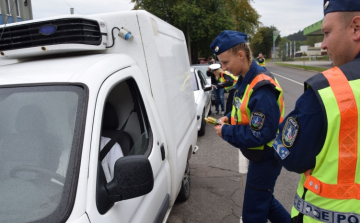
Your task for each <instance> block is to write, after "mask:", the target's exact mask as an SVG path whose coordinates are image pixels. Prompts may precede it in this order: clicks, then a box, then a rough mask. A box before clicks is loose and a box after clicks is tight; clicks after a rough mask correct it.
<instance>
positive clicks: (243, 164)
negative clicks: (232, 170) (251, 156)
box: [239, 149, 249, 173]
mask: <svg viewBox="0 0 360 223" xmlns="http://www.w3.org/2000/svg"><path fill="white" fill-rule="evenodd" d="M248 166H249V160H248V159H246V158H245V156H244V155H243V154H242V152H241V151H240V149H239V173H247V172H248Z"/></svg>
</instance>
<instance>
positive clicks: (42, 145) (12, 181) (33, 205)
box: [0, 85, 86, 222]
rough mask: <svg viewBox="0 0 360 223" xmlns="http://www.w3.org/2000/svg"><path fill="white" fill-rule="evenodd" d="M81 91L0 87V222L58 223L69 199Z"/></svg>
mask: <svg viewBox="0 0 360 223" xmlns="http://www.w3.org/2000/svg"><path fill="white" fill-rule="evenodd" d="M85 96H86V94H85V90H84V88H83V87H81V86H67V85H58V86H17V87H16V86H15V87H11V88H0V123H1V124H0V154H1V155H0V200H1V202H0V210H1V214H0V222H61V221H62V217H64V216H66V213H67V211H69V210H71V209H72V207H71V204H73V200H74V199H75V193H73V192H72V191H74V190H72V189H71V188H72V187H75V188H76V182H77V179H76V177H75V178H74V175H77V171H79V168H78V167H79V165H80V164H79V163H80V160H79V158H78V156H80V155H81V150H80V149H81V142H82V137H83V136H82V132H83V125H82V122H83V119H84V118H83V117H84V114H85V111H86V100H85Z"/></svg>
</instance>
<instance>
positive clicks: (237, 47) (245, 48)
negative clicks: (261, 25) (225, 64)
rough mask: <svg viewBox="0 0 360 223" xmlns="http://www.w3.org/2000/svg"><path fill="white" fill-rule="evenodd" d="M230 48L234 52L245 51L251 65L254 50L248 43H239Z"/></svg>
mask: <svg viewBox="0 0 360 223" xmlns="http://www.w3.org/2000/svg"><path fill="white" fill-rule="evenodd" d="M229 50H231V52H232V53H233V54H237V53H238V52H239V51H240V50H241V51H243V52H244V53H245V55H246V58H247V59H248V62H249V66H251V64H252V60H253V58H252V52H251V49H250V47H249V45H247V43H240V44H238V45H235V46H233V47H231V48H230V49H229Z"/></svg>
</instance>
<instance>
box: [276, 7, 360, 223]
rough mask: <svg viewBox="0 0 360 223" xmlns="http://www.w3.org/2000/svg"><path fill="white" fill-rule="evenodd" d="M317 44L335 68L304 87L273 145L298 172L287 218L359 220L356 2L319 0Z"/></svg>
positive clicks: (359, 13) (359, 22)
mask: <svg viewBox="0 0 360 223" xmlns="http://www.w3.org/2000/svg"><path fill="white" fill-rule="evenodd" d="M324 15H325V17H324V20H323V23H322V27H321V30H322V32H323V33H324V40H323V43H322V45H321V47H322V49H326V50H327V53H328V55H330V58H331V59H332V61H333V62H334V66H335V67H334V68H331V69H329V70H327V71H324V72H322V73H319V74H317V75H315V76H313V77H311V78H310V79H308V80H307V81H306V82H305V92H304V93H303V94H302V95H301V96H300V98H299V99H298V100H297V102H296V105H295V109H294V111H292V112H291V113H290V114H289V115H288V116H287V117H286V118H285V119H284V122H283V123H282V124H281V125H280V129H279V130H280V131H279V134H278V136H277V138H276V140H275V142H274V144H273V146H274V149H275V154H276V156H277V158H278V160H279V161H281V162H282V163H283V165H284V167H285V168H286V169H288V170H290V171H294V172H297V173H302V174H301V179H300V182H299V185H298V189H297V191H296V195H295V201H294V206H293V208H292V211H291V216H292V222H339V223H342V222H347V223H348V222H360V144H359V134H360V131H359V123H360V122H359V121H360V119H359V112H360V87H359V86H360V1H359V0H330V1H329V0H326V1H324Z"/></svg>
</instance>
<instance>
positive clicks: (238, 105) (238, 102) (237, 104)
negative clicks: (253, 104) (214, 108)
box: [235, 97, 241, 109]
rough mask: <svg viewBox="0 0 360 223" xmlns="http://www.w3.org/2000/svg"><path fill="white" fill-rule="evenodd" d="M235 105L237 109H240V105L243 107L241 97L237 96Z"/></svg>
mask: <svg viewBox="0 0 360 223" xmlns="http://www.w3.org/2000/svg"><path fill="white" fill-rule="evenodd" d="M235 107H236V108H237V109H240V107H241V101H240V98H238V97H235Z"/></svg>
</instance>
